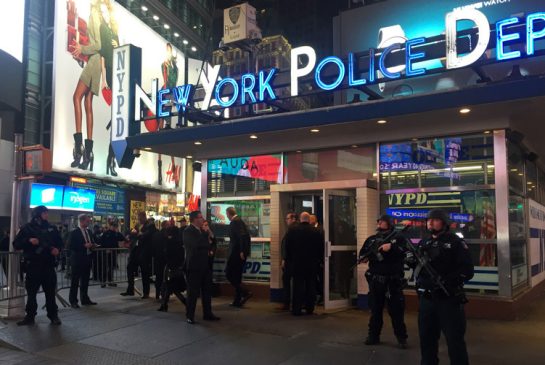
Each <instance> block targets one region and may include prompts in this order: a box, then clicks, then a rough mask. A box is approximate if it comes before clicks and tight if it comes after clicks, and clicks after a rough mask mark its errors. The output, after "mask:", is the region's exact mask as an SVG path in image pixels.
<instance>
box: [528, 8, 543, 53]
mask: <svg viewBox="0 0 545 365" xmlns="http://www.w3.org/2000/svg"><path fill="white" fill-rule="evenodd" d="M539 19H541V20H542V21H543V22H545V13H534V14H530V15H528V17H527V18H526V53H527V54H528V56H531V55H533V54H534V48H535V44H534V41H535V40H536V39H539V38H543V37H545V26H543V29H541V30H540V31H539V32H536V31H535V29H534V21H535V20H539Z"/></svg>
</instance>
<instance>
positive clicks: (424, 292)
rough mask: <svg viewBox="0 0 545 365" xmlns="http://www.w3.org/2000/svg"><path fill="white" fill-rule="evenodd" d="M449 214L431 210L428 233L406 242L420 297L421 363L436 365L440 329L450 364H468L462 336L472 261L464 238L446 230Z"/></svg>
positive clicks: (408, 257)
mask: <svg viewBox="0 0 545 365" xmlns="http://www.w3.org/2000/svg"><path fill="white" fill-rule="evenodd" d="M449 225H450V224H449V215H448V213H447V212H445V211H444V210H440V209H433V210H431V211H430V212H429V214H428V217H427V228H428V231H429V235H428V236H427V237H425V238H424V239H423V240H422V241H420V243H419V245H418V246H417V247H413V246H412V245H409V246H408V248H409V251H408V252H407V264H408V265H409V266H410V267H412V268H414V277H415V281H416V289H417V293H418V298H419V310H418V332H419V334H420V352H421V357H422V360H421V363H420V364H421V365H437V364H438V363H439V359H438V357H437V352H438V342H439V337H440V335H441V332H443V334H444V336H445V338H446V341H447V346H448V355H449V358H450V363H451V364H453V365H467V364H469V360H468V354H467V348H466V343H465V341H464V335H465V331H466V317H465V313H464V304H465V303H467V299H466V296H465V294H464V290H463V285H464V282H465V281H467V280H470V279H471V278H472V277H473V263H472V261H471V256H470V254H469V249H468V246H467V244H466V243H465V242H464V240H463V239H462V238H460V237H458V236H457V235H456V234H454V233H452V232H450V231H449Z"/></svg>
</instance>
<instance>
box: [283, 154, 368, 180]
mask: <svg viewBox="0 0 545 365" xmlns="http://www.w3.org/2000/svg"><path fill="white" fill-rule="evenodd" d="M286 159H287V163H286V170H287V174H286V177H285V179H284V182H285V183H290V184H291V183H302V182H314V181H338V180H355V179H375V177H373V174H374V173H375V172H376V150H375V146H363V147H356V146H354V147H351V148H345V149H338V150H324V151H314V152H300V153H298V152H289V153H287V154H286Z"/></svg>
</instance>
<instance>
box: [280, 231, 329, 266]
mask: <svg viewBox="0 0 545 365" xmlns="http://www.w3.org/2000/svg"><path fill="white" fill-rule="evenodd" d="M285 245H286V246H285V249H286V263H287V265H288V268H289V269H290V271H291V272H292V273H293V275H295V276H297V275H304V274H314V273H316V272H317V270H318V266H319V264H320V261H321V260H322V256H323V252H324V238H323V236H322V235H321V233H320V231H318V229H316V228H314V227H312V226H311V225H310V224H309V223H307V222H303V223H299V224H298V225H297V226H294V227H292V228H291V229H290V230H289V231H288V233H287V234H286V237H285Z"/></svg>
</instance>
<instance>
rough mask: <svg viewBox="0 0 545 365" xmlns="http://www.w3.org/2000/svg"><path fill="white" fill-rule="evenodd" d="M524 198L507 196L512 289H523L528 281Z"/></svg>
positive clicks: (515, 195) (512, 194)
mask: <svg viewBox="0 0 545 365" xmlns="http://www.w3.org/2000/svg"><path fill="white" fill-rule="evenodd" d="M524 212H525V207H524V197H522V196H520V195H517V194H514V193H511V195H510V196H509V247H510V251H511V270H512V284H513V287H514V288H515V287H525V286H526V284H527V281H528V258H527V253H526V238H527V234H526V224H525V214H524Z"/></svg>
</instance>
